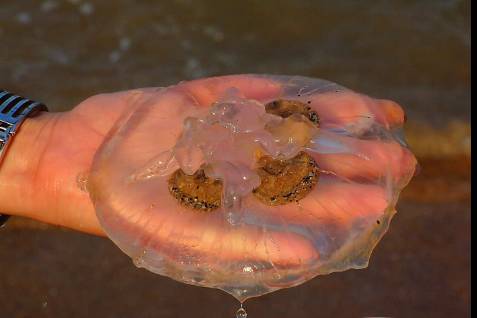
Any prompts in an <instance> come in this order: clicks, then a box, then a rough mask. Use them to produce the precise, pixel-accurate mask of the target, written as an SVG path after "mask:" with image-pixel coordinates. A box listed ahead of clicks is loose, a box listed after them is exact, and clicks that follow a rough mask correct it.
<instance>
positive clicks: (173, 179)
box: [169, 169, 223, 211]
mask: <svg viewBox="0 0 477 318" xmlns="http://www.w3.org/2000/svg"><path fill="white" fill-rule="evenodd" d="M222 187H223V186H222V181H221V180H219V179H211V178H209V177H207V176H206V175H205V172H204V169H199V170H197V171H196V172H195V173H194V174H193V175H188V174H186V173H185V172H184V171H182V169H178V170H176V171H175V172H174V173H173V174H172V175H171V176H170V178H169V192H170V193H171V194H172V196H173V197H174V198H176V200H177V201H179V203H180V204H182V205H184V206H186V207H188V208H192V209H195V210H199V211H212V210H215V209H217V208H219V207H220V204H221V195H222Z"/></svg>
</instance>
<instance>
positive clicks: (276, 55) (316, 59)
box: [0, 0, 470, 124]
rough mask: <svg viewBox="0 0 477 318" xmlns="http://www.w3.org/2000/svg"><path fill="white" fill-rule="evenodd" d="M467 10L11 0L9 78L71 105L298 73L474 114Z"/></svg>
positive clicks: (432, 5)
mask: <svg viewBox="0 0 477 318" xmlns="http://www.w3.org/2000/svg"><path fill="white" fill-rule="evenodd" d="M469 9H470V1H459V0H441V1H434V0H432V1H359V2H350V1H332V2H331V1H319V2H317V1H314V2H313V3H311V2H307V1H245V2H241V4H240V5H239V4H232V3H230V2H219V3H218V2H217V1H191V0H176V1H167V2H157V1H154V2H153V1H132V0H121V1H115V2H114V4H112V3H111V2H106V1H99V0H96V1H93V0H90V1H83V0H63V1H60V0H44V1H32V0H30V1H26V0H24V1H11V0H10V1H8V0H7V1H2V4H1V5H0V40H1V42H2V46H3V48H4V49H2V50H1V51H0V73H1V74H2V77H1V78H0V86H1V87H6V88H8V89H10V90H12V91H17V92H20V93H23V94H25V95H28V96H33V97H35V98H37V99H40V100H43V101H45V102H47V103H48V104H49V105H50V106H51V108H53V109H56V110H60V109H62V110H63V109H69V108H71V107H72V106H74V105H75V104H76V103H78V102H79V101H81V100H82V99H84V98H85V97H87V96H89V95H92V94H94V93H96V92H102V91H115V90H120V89H127V88H132V87H141V86H157V85H167V84H173V83H176V82H178V81H180V80H183V79H192V78H197V77H202V76H209V75H218V74H230V73H245V72H252V73H275V74H296V75H305V76H312V77H319V78H325V79H329V80H331V81H334V82H337V83H340V84H343V85H344V86H347V87H350V88H352V89H355V90H357V91H362V92H364V93H367V94H369V95H371V96H377V97H386V98H389V99H393V100H396V101H398V102H399V103H400V104H402V105H404V106H405V108H406V110H407V111H408V115H409V117H410V118H413V119H421V120H426V121H431V122H433V123H439V124H440V123H442V122H446V121H448V120H449V119H460V120H467V119H468V116H469V114H470V93H469V84H470V10H469ZM5 48H7V49H5Z"/></svg>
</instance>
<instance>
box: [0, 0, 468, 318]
mask: <svg viewBox="0 0 477 318" xmlns="http://www.w3.org/2000/svg"><path fill="white" fill-rule="evenodd" d="M153 3H155V4H153ZM244 4H245V5H244V6H243V7H241V6H238V5H235V4H231V3H230V2H220V3H219V2H216V1H212V0H210V1H207V0H205V1H194V2H192V1H188V0H177V1H167V2H160V3H159V4H157V2H152V1H150V2H146V1H142V2H141V1H132V0H120V1H115V2H114V4H111V3H110V2H106V1H99V0H90V1H84V0H64V1H60V0H44V1H32V0H30V1H5V2H2V4H1V6H0V41H1V42H2V45H3V47H4V48H7V49H3V50H0V74H2V76H0V87H1V88H7V89H9V90H12V91H15V92H18V93H20V94H24V95H26V96H30V97H32V98H36V99H38V100H41V101H44V102H46V103H47V104H48V105H49V106H50V109H51V110H53V111H63V110H68V109H71V108H72V107H73V106H74V105H75V104H77V103H78V102H80V101H81V100H83V99H84V98H86V97H88V96H90V95H93V94H95V93H98V92H105V91H117V90H122V89H128V88H135V87H144V86H161V85H168V84H173V83H176V82H178V81H180V80H186V79H193V78H197V77H202V76H210V75H218V74H230V73H246V72H254V73H273V74H299V75H305V76H312V77H321V78H325V79H329V80H332V81H335V82H338V83H340V84H343V85H344V86H347V87H350V88H352V89H355V90H357V91H361V92H364V93H366V94H369V95H371V96H376V97H382V98H389V99H392V100H395V101H397V102H399V103H400V104H401V105H403V107H404V108H405V110H406V112H407V114H408V118H409V121H408V123H407V124H406V131H405V132H406V136H407V139H408V141H409V143H410V145H411V147H412V149H413V151H414V152H415V153H416V155H417V156H418V160H419V162H420V165H421V172H420V173H419V174H418V175H417V176H416V177H415V178H414V179H413V180H412V181H411V183H410V185H409V186H408V187H407V188H406V189H405V191H404V192H403V193H402V195H401V199H400V202H399V204H398V213H397V215H396V216H395V217H394V219H393V221H392V223H391V226H390V230H389V232H388V233H387V234H386V235H385V236H384V238H383V240H382V241H381V242H380V244H379V245H378V246H377V248H376V249H375V252H374V254H373V256H372V258H371V261H370V266H369V267H368V268H367V269H365V270H350V271H347V272H343V273H334V274H331V275H327V276H323V277H318V278H315V279H313V280H311V281H309V282H307V283H305V284H303V285H301V286H298V287H295V288H291V289H286V290H281V291H278V292H275V293H272V294H269V295H266V296H263V297H260V298H257V299H251V300H250V301H247V302H246V308H247V311H248V313H249V317H251V318H253V317H317V318H318V317H320V318H321V317H363V316H392V317H468V316H470V218H471V212H470V185H471V184H470V109H471V107H470V1H460V0H450V1H393V2H390V1H359V2H351V1H314V2H305V1H245V2H244ZM270 8H273V10H271V9H270ZM264 21H265V22H266V23H264ZM0 271H1V275H0V318H3V317H12V318H23V317H25V318H26V317H55V318H56V317H69V318H73V317H92V318H93V317H138V318H142V317H154V318H156V317H166V318H167V317H197V318H200V317H233V316H234V313H235V311H236V310H237V308H238V304H237V302H236V301H235V300H234V299H233V298H232V297H231V296H229V295H227V294H225V293H223V292H221V291H218V290H213V289H207V288H199V287H194V286H188V285H184V284H181V283H178V282H175V281H172V280H170V279H168V278H165V277H161V276H159V275H155V274H152V273H149V272H147V271H145V270H143V269H137V268H136V267H134V266H133V264H132V262H131V261H130V259H129V258H128V257H127V256H126V255H124V254H123V253H122V252H121V251H120V250H119V249H118V248H117V247H116V246H114V244H113V243H112V242H110V241H109V240H107V239H105V238H99V237H93V236H89V235H85V234H81V233H77V232H72V231H69V230H65V229H61V228H57V227H53V226H48V225H45V224H41V223H38V222H34V221H31V220H26V219H22V218H13V219H12V220H11V221H10V222H9V223H8V224H7V226H6V227H5V228H3V229H1V230H0Z"/></svg>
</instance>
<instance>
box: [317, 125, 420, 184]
mask: <svg viewBox="0 0 477 318" xmlns="http://www.w3.org/2000/svg"><path fill="white" fill-rule="evenodd" d="M333 141H334V142H336V143H337V144H339V145H344V146H343V150H342V151H341V152H337V153H326V152H320V148H319V146H317V147H315V151H309V153H310V155H311V156H312V157H313V158H314V159H315V161H316V162H317V164H318V166H319V167H320V169H321V170H324V171H327V172H331V173H333V174H336V175H337V176H339V177H343V178H348V179H360V180H368V181H369V180H371V181H377V180H379V179H382V178H386V177H388V176H389V177H390V178H392V180H393V182H396V183H400V182H404V181H405V180H407V179H408V178H409V176H411V175H413V173H414V169H415V166H416V158H415V157H414V155H413V154H412V153H411V152H410V151H409V150H408V149H407V148H405V147H403V146H402V145H401V144H399V143H398V142H395V141H381V140H364V139H357V138H351V137H347V136H342V135H338V134H334V135H333Z"/></svg>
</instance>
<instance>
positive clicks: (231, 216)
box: [87, 75, 416, 302]
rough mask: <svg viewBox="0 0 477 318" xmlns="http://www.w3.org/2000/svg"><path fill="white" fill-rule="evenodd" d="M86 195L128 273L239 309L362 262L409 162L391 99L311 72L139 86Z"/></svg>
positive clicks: (101, 153)
mask: <svg viewBox="0 0 477 318" xmlns="http://www.w3.org/2000/svg"><path fill="white" fill-rule="evenodd" d="M128 98H130V99H131V101H130V104H131V105H133V106H132V107H131V108H130V109H129V111H128V113H127V114H124V115H123V117H122V118H121V119H119V120H118V122H117V123H116V125H115V127H114V128H113V130H112V131H111V132H110V133H109V135H108V137H107V139H106V141H105V142H104V143H103V145H102V146H101V148H100V149H99V150H98V152H97V154H96V156H95V159H94V162H93V165H92V167H91V171H90V174H89V178H88V185H87V187H88V191H89V193H90V196H91V199H92V200H93V202H94V205H95V208H96V213H97V215H98V218H99V220H100V223H101V225H102V227H103V228H104V230H105V232H106V233H107V235H108V236H109V237H110V238H111V240H113V241H114V243H115V244H117V246H119V248H121V250H123V251H124V252H125V253H126V254H127V255H129V256H130V257H131V258H132V259H133V261H134V263H135V264H136V265H137V266H140V267H144V268H146V269H148V270H150V271H152V272H154V273H158V274H161V275H165V276H168V277H171V278H173V279H176V280H178V281H181V282H184V283H188V284H194V285H199V286H206V287H213V288H219V289H222V290H224V291H226V292H227V293H230V294H231V295H233V296H234V297H236V298H237V299H238V300H239V301H241V302H243V301H245V300H246V299H248V298H250V297H256V296H260V295H263V294H265V293H269V292H272V291H275V290H278V289H281V288H286V287H291V286H296V285H298V284H301V283H303V282H305V281H307V280H310V279H311V278H313V277H315V276H317V275H323V274H328V273H331V272H335V271H344V270H347V269H351V268H363V267H366V266H367V264H368V261H369V258H370V255H371V252H372V250H373V248H374V247H375V246H376V244H377V243H378V241H379V240H380V239H381V237H382V236H383V235H384V233H385V232H386V230H387V228H388V226H389V223H390V220H391V218H392V216H393V215H394V213H395V205H396V202H397V199H398V196H399V193H400V191H401V190H402V189H403V187H404V186H405V185H406V184H407V183H408V182H409V181H410V178H411V177H412V176H413V174H414V169H415V166H416V160H415V158H414V156H413V154H412V153H411V152H410V150H409V149H408V148H407V146H406V143H405V141H404V140H403V138H402V133H401V128H402V125H403V122H404V113H403V111H402V109H401V108H400V107H399V105H397V104H396V103H394V102H391V101H388V100H382V99H373V98H371V97H368V96H365V95H362V94H359V93H356V92H354V91H352V90H349V89H346V88H344V87H341V86H339V85H337V84H334V83H331V82H328V81H324V80H319V79H312V78H306V77H297V76H294V77H289V76H269V75H240V76H225V77H216V78H207V79H201V80H195V81H190V82H181V83H179V84H177V85H174V86H170V87H165V88H158V89H142V90H136V91H134V93H132V94H130V95H129V97H128Z"/></svg>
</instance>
